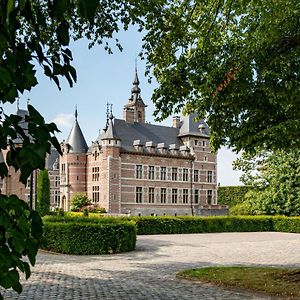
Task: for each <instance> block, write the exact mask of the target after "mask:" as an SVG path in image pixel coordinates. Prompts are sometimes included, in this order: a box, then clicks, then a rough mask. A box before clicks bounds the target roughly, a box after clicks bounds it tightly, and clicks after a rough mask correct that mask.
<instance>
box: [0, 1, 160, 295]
mask: <svg viewBox="0 0 300 300" xmlns="http://www.w3.org/2000/svg"><path fill="white" fill-rule="evenodd" d="M160 2H162V4H163V1H160V0H159V1H157V0H146V1H139V0H125V1H124V0H110V1H100V0H0V101H1V102H2V103H5V102H10V103H13V102H14V101H15V100H16V99H17V98H18V97H19V96H20V94H22V93H23V92H24V91H25V90H27V91H30V90H31V88H33V87H34V86H35V85H37V84H38V78H37V77H36V68H39V67H40V68H42V69H43V71H44V74H45V76H47V77H49V78H50V79H51V80H53V81H54V82H55V84H56V85H57V86H58V88H60V78H61V77H64V78H66V79H67V81H68V82H69V85H70V86H71V87H72V85H73V83H74V82H75V81H76V71H75V69H74V68H73V67H72V52H71V50H70V49H69V43H70V40H71V39H74V40H76V39H80V38H83V37H85V38H87V39H89V40H90V46H93V45H94V44H103V47H104V48H105V49H106V50H107V51H108V53H112V51H111V48H110V44H109V43H108V41H109V40H110V39H112V38H114V34H115V33H116V32H118V31H119V29H120V28H124V29H127V28H128V26H129V25H130V24H138V25H139V26H140V29H142V26H143V22H144V20H145V19H144V18H143V16H144V15H146V14H148V13H152V14H153V16H155V15H157V14H158V12H159V11H160V10H161V5H162V4H160ZM115 44H116V46H117V47H119V48H120V49H121V48H122V47H121V45H120V44H119V42H118V40H117V39H115ZM28 111H29V115H28V116H26V119H25V121H26V122H27V124H28V128H26V129H25V130H24V128H22V127H21V126H20V121H21V117H19V116H17V115H14V114H12V115H10V116H7V115H5V116H4V119H2V120H1V122H0V150H1V149H5V150H6V149H8V154H7V159H6V163H4V162H2V161H1V160H0V176H1V177H2V178H3V177H5V176H7V172H8V168H7V166H12V167H13V168H14V169H15V170H16V171H18V170H19V171H20V181H21V182H23V183H24V184H25V183H26V181H27V178H28V177H29V176H30V174H31V173H32V171H33V170H35V169H40V170H42V169H44V168H45V157H46V154H47V153H50V148H51V145H53V146H55V147H56V149H57V150H58V151H60V146H59V143H58V141H57V139H56V137H55V135H54V134H55V133H56V132H57V131H58V129H57V127H56V125H55V124H54V123H50V124H47V123H46V122H45V120H44V118H43V117H42V116H41V115H40V114H39V113H38V112H37V111H36V110H35V109H34V107H33V106H31V105H29V106H28ZM17 137H18V138H21V139H22V146H21V147H20V146H19V145H15V144H14V140H15V139H16V138H17ZM41 235H42V221H41V218H40V216H39V215H38V214H37V213H36V212H34V211H32V210H31V209H30V208H29V206H28V205H27V203H25V202H24V201H22V200H21V199H19V198H17V197H16V196H11V197H7V196H6V195H0V286H2V287H4V288H13V289H14V290H15V291H17V292H19V293H20V292H21V291H22V286H21V285H20V278H19V272H23V273H25V275H26V279H27V278H28V277H29V276H30V267H29V264H28V263H27V261H28V260H27V259H25V260H24V259H23V258H24V256H25V257H26V256H27V258H28V259H29V262H30V263H31V265H34V263H35V256H36V254H37V251H38V247H39V243H40V240H41ZM0 299H2V296H1V293H0Z"/></svg>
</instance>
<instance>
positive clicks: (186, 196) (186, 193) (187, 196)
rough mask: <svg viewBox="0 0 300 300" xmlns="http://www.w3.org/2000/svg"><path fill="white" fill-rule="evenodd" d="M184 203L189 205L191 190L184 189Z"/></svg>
mask: <svg viewBox="0 0 300 300" xmlns="http://www.w3.org/2000/svg"><path fill="white" fill-rule="evenodd" d="M182 203H183V204H187V203H189V190H188V189H182Z"/></svg>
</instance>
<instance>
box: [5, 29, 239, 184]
mask: <svg viewBox="0 0 300 300" xmlns="http://www.w3.org/2000/svg"><path fill="white" fill-rule="evenodd" d="M117 37H118V39H119V40H120V42H121V44H122V46H123V51H122V52H120V51H119V50H118V49H117V48H116V47H115V48H113V52H114V54H112V55H109V54H107V52H106V51H105V50H104V49H103V47H101V46H95V47H93V48H92V49H90V50H89V49H88V41H86V40H80V41H76V42H73V43H72V44H71V46H70V49H71V51H72V53H73V58H74V61H73V66H74V67H75V69H76V70H77V77H78V79H77V83H76V84H75V85H74V87H73V88H70V87H69V85H68V83H67V82H66V80H64V79H61V87H62V90H61V91H59V90H58V89H57V87H56V85H55V84H54V82H52V81H50V80H49V79H48V78H46V77H45V76H44V75H43V73H42V72H41V70H40V69H39V68H37V71H38V81H39V84H38V85H37V86H36V87H35V88H33V89H32V91H30V92H26V93H24V94H23V95H22V96H21V97H20V104H19V107H20V108H26V105H27V99H28V98H30V103H31V104H32V105H33V106H34V107H35V108H36V109H37V110H38V111H39V112H40V113H41V114H42V115H43V116H44V118H45V119H46V120H47V121H48V122H50V121H54V122H56V124H57V126H58V127H59V129H60V130H61V133H60V134H58V136H57V137H58V139H59V140H60V141H61V140H63V139H66V138H67V136H68V133H69V131H70V128H71V126H72V123H73V120H74V110H75V106H76V105H77V108H78V120H79V124H80V126H81V129H82V131H83V133H84V135H85V138H86V141H87V143H88V145H89V144H91V142H92V141H93V140H95V139H96V138H97V136H98V133H99V130H100V129H102V128H103V127H104V125H105V119H106V116H105V111H106V103H107V102H109V103H112V104H113V113H114V115H115V116H116V117H117V118H122V108H123V105H124V104H126V103H127V101H128V98H129V96H130V89H131V83H132V79H133V76H134V65H135V58H136V56H137V54H138V53H139V52H140V50H141V45H142V40H141V38H142V35H141V33H138V32H137V31H135V30H133V29H132V30H130V31H128V32H121V33H120V34H118V36H117ZM112 43H113V42H112ZM137 66H138V73H139V79H140V88H141V90H142V92H141V94H142V97H143V100H144V102H145V103H146V104H147V105H148V107H147V111H146V120H147V121H148V122H151V123H155V121H154V117H153V115H152V113H153V111H154V106H153V104H152V102H151V95H152V91H153V89H154V88H155V86H156V83H152V84H149V83H148V81H147V78H145V76H144V72H145V62H144V61H141V60H139V59H138V61H137ZM15 111H16V104H13V105H10V104H6V105H4V112H5V113H6V114H9V113H14V112H15ZM162 124H163V125H167V126H170V125H171V118H169V119H167V120H165V121H163V122H162ZM235 157H236V156H235V154H234V153H232V152H231V151H229V150H227V149H224V148H223V149H221V150H220V151H219V153H218V182H220V184H221V185H237V184H239V180H238V179H239V176H240V173H239V172H236V171H233V170H232V166H231V164H232V161H233V160H234V159H235Z"/></svg>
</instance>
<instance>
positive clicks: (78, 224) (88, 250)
mask: <svg viewBox="0 0 300 300" xmlns="http://www.w3.org/2000/svg"><path fill="white" fill-rule="evenodd" d="M43 223H44V230H43V231H44V233H43V243H42V247H41V248H42V249H45V250H49V251H54V252H60V253H66V254H77V255H88V254H89V255H90V254H93V255H95V254H108V253H109V254H110V253H120V252H126V251H132V250H134V249H135V244H136V226H135V223H134V222H132V221H131V222H128V221H121V220H116V219H107V218H103V219H100V218H97V219H92V218H71V217H68V218H62V217H54V216H53V217H52V216H47V217H46V218H44V219H43Z"/></svg>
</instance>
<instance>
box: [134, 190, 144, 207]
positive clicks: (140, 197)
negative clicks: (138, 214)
mask: <svg viewBox="0 0 300 300" xmlns="http://www.w3.org/2000/svg"><path fill="white" fill-rule="evenodd" d="M142 202H143V187H142V186H136V187H135V203H142Z"/></svg>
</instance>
